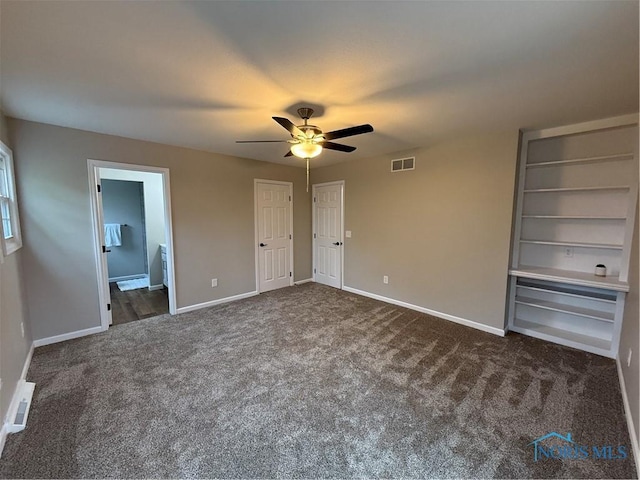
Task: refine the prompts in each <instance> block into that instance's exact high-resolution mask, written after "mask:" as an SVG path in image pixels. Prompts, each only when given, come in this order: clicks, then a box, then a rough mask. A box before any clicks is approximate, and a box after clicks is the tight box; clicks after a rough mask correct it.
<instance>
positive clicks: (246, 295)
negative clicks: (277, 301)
mask: <svg viewBox="0 0 640 480" xmlns="http://www.w3.org/2000/svg"><path fill="white" fill-rule="evenodd" d="M256 295H258V292H257V291H256V290H254V291H253V292H247V293H241V294H240V295H233V296H231V297H225V298H219V299H218V300H211V301H210V302H204V303H197V304H195V305H189V306H186V307H180V308H178V309H176V313H187V312H192V311H194V310H200V309H201V308H207V307H213V306H215V305H220V304H222V303H228V302H235V301H236V300H242V299H243V298H249V297H255V296H256Z"/></svg>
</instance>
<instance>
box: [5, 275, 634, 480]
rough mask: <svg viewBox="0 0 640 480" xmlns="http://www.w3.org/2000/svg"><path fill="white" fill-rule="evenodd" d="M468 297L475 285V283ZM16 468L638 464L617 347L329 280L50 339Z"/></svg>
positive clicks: (549, 472)
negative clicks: (623, 453) (541, 447)
mask: <svg viewBox="0 0 640 480" xmlns="http://www.w3.org/2000/svg"><path fill="white" fill-rule="evenodd" d="M461 300H462V299H461ZM28 379H29V380H30V381H33V382H36V393H35V396H34V403H33V406H32V409H31V413H30V416H29V423H28V426H27V429H26V430H25V431H24V432H21V433H18V434H14V435H10V436H9V438H8V440H7V444H6V446H5V450H4V453H3V456H2V460H1V461H0V476H2V477H30V478H32V477H47V478H53V477H56V478H66V477H74V478H88V477H136V478H140V477H144V478H149V477H172V478H176V477H178V478H187V477H189V478H193V477H207V478H211V477H218V478H220V477H222V478H239V477H242V478H256V477H258V478H303V477H304V478H319V477H322V478H354V477H357V478H362V477H386V478H389V477H392V478H444V477H447V478H459V477H464V478H490V477H503V478H532V477H535V478H544V477H547V478H549V477H563V478H629V477H635V475H636V472H635V469H634V466H633V459H632V458H631V457H628V458H626V459H618V460H605V459H599V460H594V459H590V458H589V459H582V460H580V459H565V460H554V459H544V460H540V461H538V462H534V460H533V447H532V446H529V445H528V444H529V443H530V442H531V441H533V440H534V439H535V438H537V437H540V436H542V435H544V434H546V433H549V432H551V431H556V432H558V433H560V434H562V435H565V434H566V433H567V432H570V433H571V434H572V436H573V439H574V440H575V441H577V442H579V444H581V445H588V446H591V445H614V446H617V445H624V446H626V447H627V451H628V452H629V454H630V455H631V452H630V441H629V437H628V433H627V429H626V424H625V419H624V413H623V406H622V400H621V395H620V388H619V385H618V378H617V372H616V367H615V363H614V362H613V361H612V360H609V359H605V358H602V357H599V356H596V355H591V354H587V353H584V352H580V351H576V350H573V349H569V348H564V347H560V346H557V345H553V344H550V343H546V342H542V341H538V340H535V339H531V338H528V337H525V336H521V335H516V334H513V335H508V336H507V337H506V338H500V337H496V336H493V335H490V334H485V333H482V332H479V331H477V330H473V329H470V328H466V327H462V326H459V325H456V324H453V323H451V322H448V321H445V320H440V319H437V318H434V317H430V316H428V315H423V314H419V313H416V312H414V311H411V310H406V309H403V308H399V307H396V306H393V305H388V304H385V303H382V302H378V301H375V300H371V299H367V298H364V297H360V296H357V295H353V294H349V293H345V292H342V291H339V290H334V289H331V288H328V287H324V286H321V285H316V284H306V285H303V286H299V287H292V288H286V289H282V290H279V291H275V292H270V293H266V294H263V295H260V296H258V297H254V298H250V299H247V300H243V301H239V302H235V303H231V304H226V305H222V306H219V307H214V308H210V309H207V310H200V311H197V312H192V313H188V314H183V315H179V316H176V317H170V316H161V317H157V318H153V319H147V320H141V321H138V322H133V323H129V324H125V325H119V326H117V327H114V328H112V329H110V330H109V331H108V332H105V333H103V334H99V335H94V336H91V337H85V338H81V339H77V340H72V341H69V342H65V343H62V344H57V345H51V346H48V347H42V348H38V349H36V351H35V354H34V357H33V362H32V364H31V368H30V370H29V376H28Z"/></svg>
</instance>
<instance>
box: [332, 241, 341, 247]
mask: <svg viewBox="0 0 640 480" xmlns="http://www.w3.org/2000/svg"><path fill="white" fill-rule="evenodd" d="M333 244H334V245H335V246H336V247H339V246H340V245H342V242H333Z"/></svg>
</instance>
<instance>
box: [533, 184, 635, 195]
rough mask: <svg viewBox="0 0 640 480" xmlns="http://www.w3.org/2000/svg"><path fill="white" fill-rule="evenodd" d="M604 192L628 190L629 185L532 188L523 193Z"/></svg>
mask: <svg viewBox="0 0 640 480" xmlns="http://www.w3.org/2000/svg"><path fill="white" fill-rule="evenodd" d="M606 190H629V185H611V186H608V187H562V188H532V189H529V190H524V193H561V192H596V191H606Z"/></svg>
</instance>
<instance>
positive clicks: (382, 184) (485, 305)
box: [312, 131, 518, 329]
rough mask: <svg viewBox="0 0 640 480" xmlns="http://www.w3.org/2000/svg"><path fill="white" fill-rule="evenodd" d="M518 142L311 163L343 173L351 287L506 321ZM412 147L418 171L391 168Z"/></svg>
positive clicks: (461, 142)
mask: <svg viewBox="0 0 640 480" xmlns="http://www.w3.org/2000/svg"><path fill="white" fill-rule="evenodd" d="M517 144H518V132H516V131H514V132H509V133H500V134H492V135H483V136H471V137H459V138H456V139H455V140H452V141H449V142H444V143H440V144H436V145H434V146H432V147H429V148H422V149H419V150H415V151H409V152H403V153H400V154H398V155H393V156H381V157H377V158H371V159H367V160H360V161H352V162H347V163H341V164H338V165H333V166H329V167H324V168H319V169H316V170H312V183H321V182H328V181H334V180H344V181H345V230H351V231H352V235H353V236H352V238H345V242H344V243H345V247H344V251H345V261H344V265H345V277H344V282H345V285H346V286H349V287H352V288H356V289H359V290H364V291H367V292H370V293H374V294H378V295H382V296H385V297H388V298H392V299H395V300H400V301H404V302H408V303H410V304H413V305H417V306H420V307H424V308H427V309H431V310H434V311H437V312H441V313H445V314H448V315H453V316H456V317H461V318H464V319H466V320H471V321H474V322H478V323H482V324H485V325H488V326H491V327H496V328H500V329H502V328H503V327H504V323H505V303H506V288H507V269H508V262H509V244H510V235H511V219H512V203H513V191H514V187H513V185H514V181H515V167H516V157H517ZM409 155H415V157H416V169H415V170H414V171H406V172H399V173H391V172H390V160H391V159H392V158H402V157H404V156H409ZM383 275H388V276H389V284H388V285H384V284H383V283H382V277H383Z"/></svg>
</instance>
